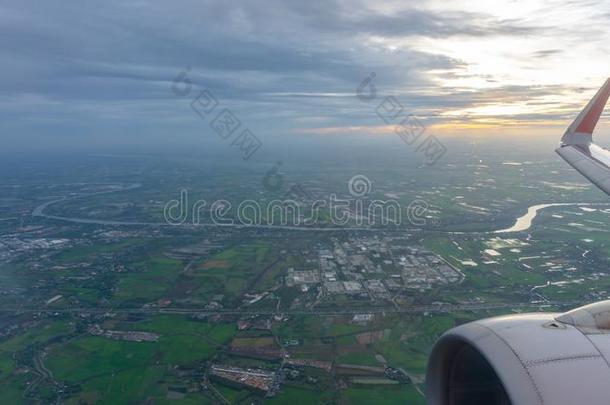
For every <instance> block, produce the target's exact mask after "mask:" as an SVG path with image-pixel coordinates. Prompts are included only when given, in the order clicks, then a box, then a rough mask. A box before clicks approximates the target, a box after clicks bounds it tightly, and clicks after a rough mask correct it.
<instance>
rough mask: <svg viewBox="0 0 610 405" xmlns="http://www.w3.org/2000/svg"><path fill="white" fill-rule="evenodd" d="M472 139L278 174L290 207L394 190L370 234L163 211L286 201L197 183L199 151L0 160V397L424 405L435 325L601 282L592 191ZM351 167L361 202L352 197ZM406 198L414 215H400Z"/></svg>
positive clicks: (203, 180)
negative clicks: (4, 166)
mask: <svg viewBox="0 0 610 405" xmlns="http://www.w3.org/2000/svg"><path fill="white" fill-rule="evenodd" d="M485 148H486V147H485V145H483V146H481V147H480V146H478V145H470V144H468V145H467V146H462V147H460V146H459V145H455V148H454V149H452V151H453V152H454V153H453V154H451V155H449V156H447V157H445V158H444V159H445V161H443V162H438V163H437V164H435V165H434V166H426V165H423V164H421V162H418V161H417V157H416V156H415V157H413V158H412V160H411V161H408V160H407V161H400V160H397V161H395V162H393V163H387V162H386V164H385V166H384V168H383V170H376V169H375V167H376V166H377V162H376V158H375V157H374V156H372V157H371V160H370V164H367V163H360V164H359V165H358V167H352V163H350V162H349V161H347V162H341V161H333V162H332V167H329V168H326V167H324V166H321V167H320V166H318V167H317V168H312V167H311V166H308V165H307V164H306V162H303V163H298V162H296V161H294V160H293V165H295V166H296V165H297V164H298V165H300V166H298V170H297V171H296V172H298V175H297V174H296V173H295V174H293V173H290V176H293V177H291V180H292V181H294V182H295V183H298V184H300V185H301V186H302V187H303V189H305V190H307V194H306V195H302V196H295V197H294V201H297V202H298V203H300V204H302V205H307V204H308V203H309V202H310V201H311V200H316V199H319V200H323V199H325V198H328V197H325V196H328V195H329V194H333V193H334V194H336V195H337V199H340V198H344V199H349V200H352V201H354V200H355V201H362V202H363V203H364V205H365V206H367V205H368V204H369V203H370V201H371V200H373V199H375V198H378V199H379V198H384V196H385V198H388V197H387V196H388V195H390V196H391V197H392V198H393V199H395V200H396V201H398V203H400V206H401V209H402V210H403V211H404V213H403V217H404V223H402V224H395V223H388V224H385V225H383V224H381V223H380V224H367V225H358V224H350V223H349V222H348V223H347V224H345V225H342V226H340V227H339V226H336V225H333V224H332V223H331V221H330V220H329V218H330V216H329V215H328V213H325V212H324V210H322V211H321V214H320V218H319V219H318V221H317V223H316V224H313V225H306V224H304V225H299V226H297V227H296V228H295V226H292V225H283V224H277V225H273V224H268V226H262V227H261V226H258V225H257V224H253V225H244V224H242V223H241V222H239V220H240V219H239V218H238V215H237V214H236V213H235V212H232V211H227V213H225V214H224V215H223V218H222V219H223V220H224V222H225V224H224V225H217V224H216V223H215V222H214V221H213V220H212V219H210V218H209V217H207V216H205V215H202V218H199V219H198V221H197V222H196V223H193V222H192V221H191V220H190V218H187V219H186V220H185V221H184V222H183V223H181V224H176V223H172V222H171V221H169V222H168V221H166V218H164V210H166V207H167V206H168V204H170V205H171V202H172V201H173V200H175V199H176V198H180V190H183V189H188V190H193V193H195V192H196V193H198V195H197V200H195V198H194V196H193V197H192V198H191V200H190V203H189V209H186V210H185V211H186V212H192V210H191V208H192V205H194V204H195V203H196V201H198V200H200V199H201V198H203V197H206V200H207V201H212V200H216V199H220V198H222V199H223V200H226V201H231V200H233V201H234V203H233V205H236V202H238V201H244V200H247V199H253V200H254V199H256V201H258V202H259V203H260V204H261V205H262V204H263V202H264V201H269V200H272V199H274V198H283V196H282V194H283V193H285V191H284V190H274V191H267V190H265V188H264V187H263V186H262V183H261V179H262V178H264V176H265V174H266V171H264V170H260V172H259V173H256V171H252V172H250V173H249V172H245V173H242V174H239V173H231V172H230V170H229V169H227V171H226V172H224V171H223V169H222V167H223V164H222V163H217V164H216V165H217V167H219V169H217V171H216V172H215V175H214V176H209V175H206V166H207V165H208V164H211V163H213V162H211V161H210V160H207V159H203V163H201V162H197V161H196V160H190V159H186V160H185V162H188V163H183V165H182V166H176V162H173V161H172V162H171V163H170V164H168V165H165V164H162V163H159V162H158V160H157V159H154V158H145V157H140V158H133V157H131V158H128V159H125V158H121V157H112V156H99V157H96V156H90V157H88V158H87V159H86V161H83V162H78V161H74V162H65V161H48V162H43V161H36V162H31V163H28V164H25V163H22V164H21V165H20V167H19V169H16V168H14V167H13V168H11V169H9V170H7V171H3V182H2V222H0V225H1V230H2V234H1V236H0V260H1V266H0V271H1V277H2V281H3V282H2V286H1V290H0V302H1V305H0V308H1V309H2V310H1V318H0V319H1V322H2V328H1V330H2V342H1V343H0V349H1V352H0V353H1V356H0V359H1V360H2V361H1V362H0V367H1V369H0V370H1V373H0V381H2V387H3V389H2V392H1V395H2V400H3V402H4V403H17V402H20V401H34V402H44V403H54V402H57V401H59V402H62V403H63V402H66V403H93V402H96V403H115V402H116V401H118V400H119V399H121V398H128V399H129V400H131V401H145V400H149V399H151V400H154V401H155V403H156V402H157V401H158V402H163V401H166V400H182V401H183V402H185V403H190V402H192V403H201V402H210V403H216V402H221V403H222V402H225V403H242V402H249V401H263V400H264V401H265V402H267V401H268V402H269V403H273V402H274V401H280V402H283V401H291V402H295V401H296V402H299V401H300V402H299V403H312V402H339V401H348V402H350V403H367V401H368V402H374V400H375V397H376V396H377V395H379V393H380V392H381V391H380V390H382V391H383V393H384V395H385V396H386V399H387V400H388V402H396V403H404V400H405V398H409V400H410V403H424V397H423V394H422V392H423V384H424V373H425V367H426V360H427V355H428V353H429V350H430V348H431V346H432V344H433V343H434V341H435V339H436V338H437V337H438V336H439V335H440V334H441V333H443V332H444V331H445V330H447V329H448V328H450V327H452V326H454V325H458V324H461V323H464V322H467V321H469V320H473V319H477V318H481V317H486V316H490V315H493V314H499V313H507V312H522V311H526V310H542V311H551V310H558V309H562V308H569V307H573V306H576V304H579V303H584V302H589V301H595V300H598V299H600V298H603V297H606V296H607V295H608V288H610V273H608V271H607V268H608V260H609V259H608V257H609V255H608V254H609V253H610V240H609V239H608V235H607V231H606V224H607V223H608V217H609V215H610V204H609V203H608V202H607V201H606V200H605V197H604V196H603V194H601V193H600V192H598V191H597V190H595V189H593V188H592V186H590V185H589V184H587V183H585V182H584V181H582V180H581V179H580V178H579V177H578V175H577V174H575V173H572V172H571V171H570V169H569V168H567V167H565V166H564V165H562V163H561V162H560V161H559V159H558V158H557V157H556V156H554V155H553V154H551V153H550V152H549V153H547V154H539V155H538V159H536V160H535V161H534V159H535V154H533V153H530V156H529V157H530V158H531V160H523V161H519V160H513V159H510V160H506V158H507V156H506V154H504V153H502V154H493V153H489V151H487V150H485ZM479 149H483V152H482V151H480V150H479ZM536 153H538V152H536ZM516 154H517V153H515V155H516ZM508 157H509V158H512V157H513V156H508ZM71 165H77V166H79V167H81V168H82V170H79V171H77V172H73V171H71V170H69V167H70V166H71ZM329 166H330V165H329ZM449 167H452V168H453V169H452V175H451V177H450V178H447V177H446V174H445V173H446V170H447V168H449ZM261 169H264V167H261ZM359 171H360V172H364V173H367V174H368V176H367V178H368V179H370V181H371V183H370V185H369V186H370V190H369V191H370V195H361V196H360V195H359V196H354V195H351V194H350V190H349V184H348V182H349V180H350V178H351V177H350V176H351V175H352V174H353V173H358V172H359ZM35 173H36V174H35ZM422 173H425V179H426V181H425V182H420V181H417V179H419V178H421V177H422ZM280 175H281V176H284V177H285V178H286V179H288V178H289V173H287V172H286V173H284V172H281V173H280ZM352 177H353V176H352ZM525 177H527V178H529V179H530V181H529V182H528V183H527V185H524V184H526V183H525V182H524V178H525ZM28 179H32V180H28ZM532 179H534V180H532ZM342 182H343V183H344V184H343V185H342V184H341V183H342ZM227 183H230V184H235V185H236V186H235V187H229V188H227V187H226V184H227ZM335 185H336V188H334V186H335ZM287 187H288V186H286V187H285V188H287ZM532 189H536V190H539V191H540V192H541V193H542V195H543V196H544V197H543V198H541V197H540V195H541V194H538V193H534V192H531V190H532ZM226 190H230V193H227V195H224V194H223V193H225V192H227V191H226ZM352 191H353V190H352ZM208 196H209V197H208ZM285 199H286V201H288V198H287V197H286V198H285ZM415 200H420V201H422V202H425V203H426V205H425V208H421V209H418V210H417V213H412V214H410V215H409V213H408V212H407V211H408V210H409V202H410V201H415ZM574 202H578V203H574ZM545 203H546V204H549V205H550V206H547V207H544V208H542V209H540V210H539V211H538V212H537V215H536V217H535V218H532V217H531V216H530V218H529V219H530V221H527V220H525V221H523V220H522V221H521V223H520V225H519V226H516V227H513V226H514V225H515V222H517V218H519V217H524V216H526V214H527V212H528V208H529V207H530V206H536V205H538V204H545ZM552 204H557V205H552ZM562 204H565V205H562ZM345 210H347V211H349V208H345ZM530 211H532V210H530ZM204 212H205V210H204ZM190 215H191V214H188V215H187V216H189V217H190ZM228 220H233V221H234V223H233V224H232V225H228V226H227V225H226V223H228V222H227V221H228ZM241 221H243V218H242V219H241ZM355 221H356V219H355V220H354V222H355ZM314 225H315V226H314ZM511 227H513V230H511Z"/></svg>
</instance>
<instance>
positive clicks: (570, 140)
mask: <svg viewBox="0 0 610 405" xmlns="http://www.w3.org/2000/svg"><path fill="white" fill-rule="evenodd" d="M609 96H610V79H608V80H607V81H606V83H605V84H604V85H603V87H602V88H601V89H600V90H599V91H598V92H597V94H596V95H595V97H593V99H592V100H591V101H590V102H589V104H587V106H586V107H585V109H584V110H582V112H581V113H580V114H579V115H578V117H576V120H574V122H573V123H572V125H570V126H569V127H568V129H567V131H566V133H565V134H564V135H563V137H562V138H561V146H560V147H559V148H557V149H556V150H555V151H556V152H557V153H558V154H559V156H561V157H562V158H563V159H564V160H565V161H566V162H568V163H569V164H570V165H572V167H574V168H575V169H576V170H578V171H579V172H580V173H581V174H582V175H583V176H585V177H586V178H587V179H588V180H589V181H591V183H593V184H595V185H596V186H597V187H599V188H600V189H601V190H602V191H603V192H604V193H606V194H608V195H610V151H608V150H606V149H604V148H601V147H599V146H597V145H595V144H594V143H593V131H594V130H595V126H596V125H597V122H598V121H599V118H600V116H601V115H602V112H603V111H604V107H605V106H606V103H607V101H608V97H609Z"/></svg>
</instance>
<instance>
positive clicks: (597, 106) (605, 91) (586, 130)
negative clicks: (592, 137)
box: [575, 79, 610, 134]
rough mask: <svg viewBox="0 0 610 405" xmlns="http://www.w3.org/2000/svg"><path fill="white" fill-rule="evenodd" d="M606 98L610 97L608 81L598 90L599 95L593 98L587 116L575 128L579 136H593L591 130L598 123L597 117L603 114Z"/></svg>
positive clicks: (609, 83) (609, 82)
mask: <svg viewBox="0 0 610 405" xmlns="http://www.w3.org/2000/svg"><path fill="white" fill-rule="evenodd" d="M608 97H610V79H609V80H608V81H606V84H605V85H604V87H603V88H602V89H601V90H600V92H599V94H598V95H597V97H596V98H595V101H594V102H593V105H592V106H591V109H589V111H588V112H587V115H585V117H584V118H583V120H582V121H581V122H580V125H578V128H576V131H575V132H577V133H581V134H593V130H594V129H595V126H596V125H597V122H598V121H599V117H600V116H601V115H602V113H603V112H604V107H605V106H606V103H607V102H608Z"/></svg>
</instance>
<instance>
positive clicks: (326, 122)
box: [0, 0, 610, 137]
mask: <svg viewBox="0 0 610 405" xmlns="http://www.w3.org/2000/svg"><path fill="white" fill-rule="evenodd" d="M534 3H535V4H536V5H538V6H539V7H540V8H541V9H543V7H545V5H544V3H542V2H534ZM440 4H441V5H440V6H439V3H436V2H435V1H433V0H425V1H417V2H409V1H408V2H400V3H396V2H389V1H374V2H373V1H364V0H358V1H340V0H327V1H321V0H311V1H307V2H303V1H296V0H295V1H286V0H284V1H281V0H270V1H268V2H266V3H265V6H264V7H262V6H261V5H260V4H259V3H256V2H251V1H245V0H244V1H235V2H231V3H228V2H226V1H220V0H185V1H183V2H180V3H179V4H176V3H173V2H161V1H152V0H131V1H130V0H126V1H118V0H109V1H105V2H101V3H97V4H95V5H93V4H91V3H89V2H83V1H77V0H65V1H63V2H61V3H54V4H52V3H48V2H42V3H41V2H35V1H33V0H21V1H14V2H11V3H4V4H3V5H0V55H1V56H2V59H3V64H2V66H0V72H1V73H2V74H1V75H0V88H1V89H2V90H1V91H0V105H1V106H2V107H3V108H2V110H1V112H0V116H1V118H2V124H1V125H2V126H3V128H2V133H4V134H6V133H18V134H28V133H31V134H36V136H44V134H45V133H47V132H48V133H57V132H58V131H61V130H66V131H74V132H96V131H95V130H96V129H98V128H100V127H105V128H107V127H110V128H121V127H125V128H129V129H133V128H139V127H141V128H146V130H149V129H150V128H154V129H155V130H158V131H166V132H167V131H171V132H172V133H181V132H183V131H187V132H188V131H190V132H194V133H196V132H198V131H199V132H201V131H205V129H206V128H207V127H206V126H205V124H202V123H201V122H200V120H199V119H198V117H196V116H195V114H194V113H193V111H192V110H191V109H190V107H189V105H188V101H189V100H185V99H180V98H177V97H176V96H175V95H174V94H173V93H172V92H171V90H170V88H171V81H172V80H173V78H174V77H175V76H176V75H177V74H178V73H179V72H181V71H183V70H184V69H185V68H187V67H188V68H190V70H189V78H190V79H191V80H192V82H193V84H194V86H195V87H196V88H204V87H205V88H207V89H210V91H212V92H213V94H214V95H215V96H216V97H217V98H218V99H219V100H221V101H222V103H223V105H226V106H227V107H230V108H231V109H232V110H233V111H234V112H235V113H236V114H238V115H239V116H240V119H241V120H242V121H244V122H247V123H248V125H249V126H251V127H253V128H255V129H257V130H258V132H259V133H261V137H264V136H279V135H283V134H284V133H292V132H295V131H296V130H298V129H300V128H302V126H303V123H311V124H312V125H313V124H315V125H316V126H319V127H321V128H348V129H349V128H351V129H349V130H347V131H343V132H348V133H350V132H351V133H353V132H355V130H354V129H363V128H369V127H373V128H377V127H379V126H380V123H379V122H378V117H377V116H376V115H375V112H374V109H375V106H374V105H372V104H371V103H369V104H367V103H362V102H361V101H360V100H358V99H357V98H356V97H355V96H354V94H355V91H356V88H357V86H358V85H359V84H360V82H361V81H362V80H363V79H364V78H365V77H366V76H367V75H370V74H371V72H375V74H376V78H375V85H376V87H377V89H378V92H379V97H380V100H381V98H383V97H385V96H388V95H394V96H396V97H397V98H398V99H399V100H400V102H401V103H403V104H404V106H405V108H406V109H408V110H409V111H410V112H413V113H416V114H418V115H421V116H422V117H423V118H426V119H431V120H436V121H435V122H441V121H442V120H443V119H446V118H444V117H447V116H450V117H452V118H451V121H452V122H453V121H455V120H456V115H458V114H460V113H461V112H464V111H467V112H468V114H465V115H464V119H465V120H468V119H477V116H476V114H473V113H472V112H473V111H477V110H476V109H477V108H479V109H480V108H487V107H488V106H490V105H494V104H502V105H511V104H516V103H529V105H530V106H532V107H533V108H534V109H535V110H536V111H539V110H540V112H538V113H537V114H539V115H536V114H534V115H533V116H532V117H531V119H532V120H535V117H536V116H538V117H540V119H541V120H547V119H550V118H552V117H564V116H565V115H566V114H568V115H569V110H570V109H571V108H577V105H578V104H579V102H580V101H581V99H580V98H578V99H573V100H570V97H574V95H581V96H582V97H581V98H582V99H584V98H585V97H586V96H587V94H588V93H587V92H589V91H590V90H591V89H592V88H594V87H596V86H597V85H598V83H597V82H596V80H597V78H598V76H599V73H598V71H597V70H594V67H595V66H597V64H596V63H587V64H586V66H582V62H580V61H582V60H587V59H586V56H590V57H594V55H595V53H601V54H604V55H605V54H607V51H608V45H607V44H608V43H610V41H607V40H606V39H607V36H604V35H598V36H595V37H593V38H591V37H589V38H588V41H586V42H585V41H582V38H583V37H585V38H586V37H587V36H590V35H591V32H600V30H601V29H602V28H601V27H603V26H604V24H607V22H608V19H609V17H608V16H607V15H606V16H603V15H599V14H594V13H592V10H593V9H594V8H595V4H592V5H591V4H583V3H572V4H565V5H564V4H562V3H561V2H557V3H553V5H552V6H547V7H548V9H549V11H548V13H547V14H548V15H547V16H545V15H544V14H543V13H541V12H538V13H528V14H525V13H523V14H519V13H518V10H517V9H515V8H504V9H502V7H500V6H498V7H493V6H488V7H487V6H485V5H473V4H474V3H473V2H459V1H456V2H455V3H454V2H452V3H451V4H446V3H442V2H441V3H440ZM486 4H487V3H486ZM528 7H532V6H531V4H530V3H528ZM496 8H497V10H496ZM570 18H572V19H574V20H575V22H574V23H572V22H571V20H570ZM587 22H590V24H587ZM582 27H586V28H587V29H586V30H584V29H583V28H582ZM592 30H593V31H592ZM525 39H527V41H526V40H525ZM564 40H565V41H570V47H569V49H565V48H563V47H559V46H558V45H557V44H559V43H563V41H564ZM558 55H561V56H562V58H565V60H563V63H562V64H561V65H560V66H558V65H557V63H555V60H554V59H555V58H556V57H557V56H558ZM566 55H568V56H567V57H566ZM577 59H578V60H577ZM577 62H578V63H577ZM547 64H548V65H547ZM579 64H580V65H581V66H579ZM560 69H563V70H562V72H565V75H564V74H561V75H560V74H557V75H556V77H558V79H556V80H555V79H553V80H551V79H549V77H554V76H553V75H551V74H549V72H551V71H552V72H555V71H556V70H560ZM584 69H586V71H583V70H584ZM598 69H600V70H601V68H598ZM575 72H577V73H578V74H582V75H583V76H587V82H586V83H583V82H582V81H578V82H577V83H573V82H571V80H572V78H574V74H575ZM528 75H537V76H531V77H533V79H531V80H529V81H528V80H527V78H528V77H529V76H528ZM524 77H525V78H526V79H524ZM540 77H541V78H543V79H544V80H540V79H539V78H540ZM579 88H584V89H585V90H586V91H585V92H582V90H579ZM553 97H555V99H553ZM541 106H542V107H545V106H546V107H548V108H546V111H542V110H544V108H539V107H541ZM496 118H497V119H498V122H500V121H501V120H505V119H506V118H507V117H506V116H505V115H502V114H500V115H498V116H497V117H496ZM528 119H530V118H528ZM332 131H333V130H328V131H327V132H332ZM335 132H341V131H335Z"/></svg>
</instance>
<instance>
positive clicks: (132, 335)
mask: <svg viewBox="0 0 610 405" xmlns="http://www.w3.org/2000/svg"><path fill="white" fill-rule="evenodd" d="M88 332H89V334H91V335H93V336H102V337H106V338H108V339H114V340H126V341H129V342H156V341H157V340H159V338H160V337H161V336H160V335H158V334H156V333H152V332H141V331H122V330H104V329H102V328H101V327H100V326H99V325H97V324H96V325H92V326H90V327H89V329H88Z"/></svg>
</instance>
